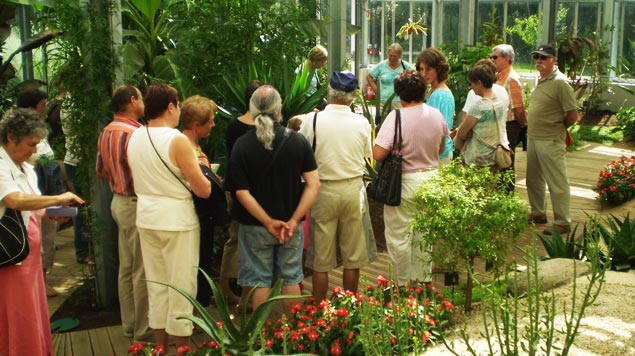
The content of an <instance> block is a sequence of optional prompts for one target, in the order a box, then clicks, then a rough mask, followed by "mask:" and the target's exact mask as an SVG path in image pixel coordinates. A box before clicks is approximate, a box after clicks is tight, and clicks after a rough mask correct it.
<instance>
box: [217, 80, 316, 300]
mask: <svg viewBox="0 0 635 356" xmlns="http://www.w3.org/2000/svg"><path fill="white" fill-rule="evenodd" d="M249 111H250V114H251V116H252V117H253V119H254V122H255V125H256V130H250V131H248V132H247V133H245V134H244V135H243V136H241V137H240V138H238V140H236V143H235V144H234V147H233V149H232V152H231V157H230V166H231V167H232V169H231V170H230V172H229V174H228V176H227V179H226V181H225V186H226V188H227V189H229V190H230V191H232V192H234V193H235V194H236V199H237V201H238V203H240V204H236V205H239V206H235V207H234V209H233V211H232V218H234V219H236V220H237V221H238V223H239V228H238V284H239V285H241V286H243V287H256V290H255V292H254V293H253V295H252V300H251V303H252V307H253V309H256V308H257V307H258V306H259V305H260V304H262V303H263V302H264V301H265V300H266V299H267V296H268V295H269V292H270V290H271V282H272V281H273V279H274V277H276V278H278V279H282V280H283V281H284V282H283V286H282V293H283V294H287V295H300V287H299V283H300V282H301V281H302V279H304V275H303V273H302V245H303V236H302V232H301V231H302V227H301V226H300V225H299V222H300V220H301V219H302V218H303V217H304V216H305V214H306V212H307V211H308V210H309V208H310V207H311V205H312V204H313V202H314V201H315V198H316V196H317V194H318V191H319V189H320V180H319V177H318V172H317V165H316V163H315V158H314V157H313V152H312V151H311V146H310V145H309V143H308V142H307V140H306V139H305V138H304V137H303V136H302V135H300V134H299V133H297V132H294V131H291V130H287V129H285V128H284V127H283V126H282V125H280V120H281V119H282V100H281V98H280V94H279V93H278V91H277V90H276V89H275V88H274V87H272V86H270V85H265V86H261V87H259V88H258V89H257V90H256V91H255V92H254V93H253V95H252V97H251V100H250V102H249ZM301 178H304V181H305V182H306V183H305V184H304V186H303V185H302V180H301ZM299 301H300V300H299V299H286V300H285V301H284V307H285V311H286V312H290V311H291V307H292V306H293V305H294V304H297V303H299Z"/></svg>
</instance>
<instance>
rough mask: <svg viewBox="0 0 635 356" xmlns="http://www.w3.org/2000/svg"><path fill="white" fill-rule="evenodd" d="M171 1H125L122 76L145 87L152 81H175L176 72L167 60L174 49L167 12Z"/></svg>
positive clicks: (170, 21)
mask: <svg viewBox="0 0 635 356" xmlns="http://www.w3.org/2000/svg"><path fill="white" fill-rule="evenodd" d="M171 2H173V1H164V0H125V1H123V2H122V12H123V14H125V19H126V20H127V21H126V28H125V29H124V32H123V35H124V39H125V43H124V45H123V47H122V49H121V52H122V56H123V57H124V62H123V63H124V75H125V77H126V78H127V80H128V81H130V80H133V81H135V82H137V83H139V84H140V85H141V87H145V86H147V85H148V84H150V83H151V82H153V81H156V80H160V81H167V82H171V81H173V80H174V79H175V78H176V74H175V70H174V67H173V65H172V63H171V62H170V58H169V57H168V56H167V54H168V51H169V50H173V49H174V43H173V42H172V40H171V35H172V32H173V30H174V28H175V24H174V19H173V18H171V14H170V12H169V11H168V6H169V5H170V3H171Z"/></svg>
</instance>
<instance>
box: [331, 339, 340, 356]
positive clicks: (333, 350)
mask: <svg viewBox="0 0 635 356" xmlns="http://www.w3.org/2000/svg"><path fill="white" fill-rule="evenodd" d="M341 354H342V348H341V347H340V340H339V339H335V340H334V341H333V346H332V347H331V355H341Z"/></svg>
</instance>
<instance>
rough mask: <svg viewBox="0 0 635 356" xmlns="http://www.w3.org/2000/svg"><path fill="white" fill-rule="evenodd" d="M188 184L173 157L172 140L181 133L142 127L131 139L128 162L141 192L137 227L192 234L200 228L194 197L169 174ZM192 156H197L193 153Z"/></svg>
mask: <svg viewBox="0 0 635 356" xmlns="http://www.w3.org/2000/svg"><path fill="white" fill-rule="evenodd" d="M148 133H149V134H150V137H152V143H154V147H156V150H157V151H158V153H159V155H161V158H162V159H163V161H164V162H165V163H166V164H167V165H168V167H170V170H172V172H174V173H175V174H176V175H177V176H178V177H179V179H181V180H182V181H183V182H184V183H185V184H188V183H187V181H186V180H185V177H184V176H183V173H182V172H181V170H180V169H179V168H178V167H176V166H175V165H174V164H172V162H171V161H170V158H169V148H170V144H171V143H172V140H173V139H174V138H175V137H176V136H177V135H180V134H181V133H180V132H179V131H178V130H176V129H173V128H170V127H150V128H147V129H146V127H141V128H139V129H138V130H136V131H135V132H134V133H133V134H132V136H131V137H130V142H129V143H128V161H129V163H130V170H131V171H132V178H133V181H134V187H135V192H136V193H137V198H138V199H137V227H140V228H144V229H152V230H163V231H189V230H193V229H196V228H198V227H199V222H198V217H197V216H196V211H195V210H194V203H193V201H192V194H191V193H190V192H189V191H188V190H187V189H185V187H184V186H183V185H182V184H181V183H180V182H178V181H177V178H176V177H175V176H174V175H173V174H172V173H170V172H169V171H168V169H167V168H166V167H165V165H164V164H163V162H161V159H159V157H158V156H157V151H155V149H154V148H153V146H152V144H151V143H150V139H149V138H148ZM191 152H192V155H193V154H194V152H193V151H191Z"/></svg>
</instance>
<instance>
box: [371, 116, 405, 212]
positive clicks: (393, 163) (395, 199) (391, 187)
mask: <svg viewBox="0 0 635 356" xmlns="http://www.w3.org/2000/svg"><path fill="white" fill-rule="evenodd" d="M396 115H397V117H396V119H395V136H394V139H393V150H392V152H391V153H389V154H388V156H387V157H386V159H384V161H383V162H382V164H381V168H380V169H379V172H378V173H377V176H376V177H375V178H374V179H373V180H372V182H370V183H369V184H368V186H367V187H366V194H367V195H368V197H369V198H371V199H373V200H376V201H378V202H380V203H383V204H386V205H390V206H398V205H399V204H401V162H402V156H401V139H402V138H401V113H400V112H399V110H397V113H396Z"/></svg>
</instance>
